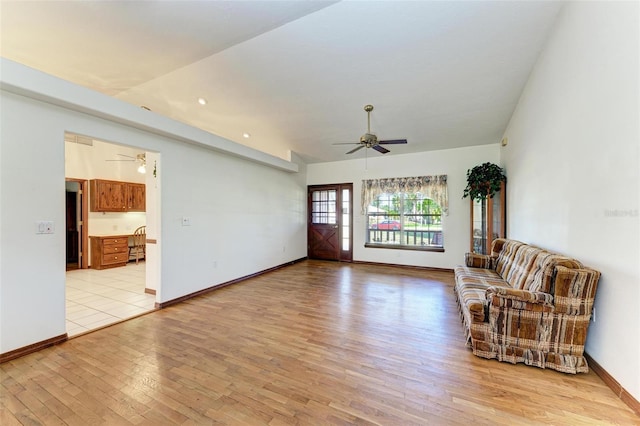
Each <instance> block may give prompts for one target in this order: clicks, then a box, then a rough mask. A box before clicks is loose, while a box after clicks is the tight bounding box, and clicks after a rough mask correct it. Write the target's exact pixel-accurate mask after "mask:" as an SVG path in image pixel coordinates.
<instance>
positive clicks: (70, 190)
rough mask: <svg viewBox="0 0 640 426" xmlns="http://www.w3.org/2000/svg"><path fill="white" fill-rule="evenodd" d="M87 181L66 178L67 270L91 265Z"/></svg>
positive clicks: (85, 267)
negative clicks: (88, 235) (88, 239)
mask: <svg viewBox="0 0 640 426" xmlns="http://www.w3.org/2000/svg"><path fill="white" fill-rule="evenodd" d="M86 195H87V181H86V180H84V179H73V178H66V179H65V222H66V223H65V225H66V226H65V230H66V232H65V237H66V246H67V249H66V261H67V267H66V269H67V271H70V270H74V269H87V268H88V267H89V259H88V244H87V227H86V223H87V197H86Z"/></svg>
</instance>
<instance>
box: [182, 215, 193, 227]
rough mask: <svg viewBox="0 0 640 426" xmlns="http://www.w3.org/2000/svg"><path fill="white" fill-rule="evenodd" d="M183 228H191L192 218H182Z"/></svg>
mask: <svg viewBox="0 0 640 426" xmlns="http://www.w3.org/2000/svg"><path fill="white" fill-rule="evenodd" d="M182 226H191V218H190V217H189V216H182Z"/></svg>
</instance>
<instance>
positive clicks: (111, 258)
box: [102, 253, 127, 265]
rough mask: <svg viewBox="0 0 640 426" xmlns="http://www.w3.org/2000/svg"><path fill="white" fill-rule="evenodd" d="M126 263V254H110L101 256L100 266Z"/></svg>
mask: <svg viewBox="0 0 640 426" xmlns="http://www.w3.org/2000/svg"><path fill="white" fill-rule="evenodd" d="M126 261H127V253H111V254H106V253H105V254H103V255H102V264H103V265H111V264H113V263H123V262H126Z"/></svg>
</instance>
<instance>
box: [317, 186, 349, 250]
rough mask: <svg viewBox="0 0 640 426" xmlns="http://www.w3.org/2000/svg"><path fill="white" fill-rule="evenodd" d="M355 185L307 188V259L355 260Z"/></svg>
mask: <svg viewBox="0 0 640 426" xmlns="http://www.w3.org/2000/svg"><path fill="white" fill-rule="evenodd" d="M352 192H353V184H351V183H346V184H336V185H312V186H309V187H308V207H307V211H308V214H309V217H308V225H307V234H308V235H307V243H308V250H307V256H308V257H309V258H310V259H325V260H340V261H347V262H351V261H352V260H353V242H352V241H353V216H352V214H351V210H352V206H353V200H352V198H353V197H352Z"/></svg>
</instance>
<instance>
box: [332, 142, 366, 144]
mask: <svg viewBox="0 0 640 426" xmlns="http://www.w3.org/2000/svg"><path fill="white" fill-rule="evenodd" d="M331 145H360V142H337V143H332V144H331Z"/></svg>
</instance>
